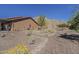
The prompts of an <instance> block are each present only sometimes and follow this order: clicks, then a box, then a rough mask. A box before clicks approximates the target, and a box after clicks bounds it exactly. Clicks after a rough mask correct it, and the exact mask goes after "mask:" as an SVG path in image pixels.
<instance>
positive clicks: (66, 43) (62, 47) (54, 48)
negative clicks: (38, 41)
mask: <svg viewBox="0 0 79 59" xmlns="http://www.w3.org/2000/svg"><path fill="white" fill-rule="evenodd" d="M61 33H62V32H57V33H56V34H55V35H53V36H50V37H49V39H48V42H47V43H46V45H45V46H44V47H43V48H42V49H41V50H40V51H39V52H37V53H38V54H39V53H42V54H63V53H64V54H65V53H67V54H71V53H79V43H78V42H76V41H74V42H73V41H71V40H67V39H65V38H61V37H59V35H60V34H61ZM67 33H70V34H71V33H74V32H70V31H67Z"/></svg>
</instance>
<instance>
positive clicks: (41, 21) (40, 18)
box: [37, 16, 46, 27]
mask: <svg viewBox="0 0 79 59" xmlns="http://www.w3.org/2000/svg"><path fill="white" fill-rule="evenodd" d="M37 23H38V24H39V25H40V26H41V27H43V26H45V24H46V19H45V16H39V17H38V19H37Z"/></svg>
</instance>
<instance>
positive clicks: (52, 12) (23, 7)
mask: <svg viewBox="0 0 79 59" xmlns="http://www.w3.org/2000/svg"><path fill="white" fill-rule="evenodd" d="M76 6H78V5H74V4H48V5H47V4H34V5H33V4H14V5H13V4H2V5H0V18H8V17H15V16H31V17H35V16H40V15H41V16H46V17H48V18H50V19H57V20H63V21H67V20H69V18H70V17H71V15H72V11H73V10H74V9H75V7H76Z"/></svg>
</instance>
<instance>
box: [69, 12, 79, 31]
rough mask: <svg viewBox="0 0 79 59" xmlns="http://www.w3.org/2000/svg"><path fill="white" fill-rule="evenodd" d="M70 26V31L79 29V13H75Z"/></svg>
mask: <svg viewBox="0 0 79 59" xmlns="http://www.w3.org/2000/svg"><path fill="white" fill-rule="evenodd" d="M68 24H70V29H76V30H77V29H79V11H76V12H75V14H74V16H72V17H71V20H69V21H68Z"/></svg>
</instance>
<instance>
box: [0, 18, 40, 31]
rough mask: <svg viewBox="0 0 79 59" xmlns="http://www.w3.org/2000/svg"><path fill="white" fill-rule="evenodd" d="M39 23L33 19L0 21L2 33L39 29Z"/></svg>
mask: <svg viewBox="0 0 79 59" xmlns="http://www.w3.org/2000/svg"><path fill="white" fill-rule="evenodd" d="M38 26H39V25H38V23H37V22H36V21H35V20H34V19H33V18H31V17H14V18H7V19H6V20H5V19H0V30H1V31H3V30H4V31H19V30H26V29H28V30H29V29H37V28H38Z"/></svg>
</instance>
